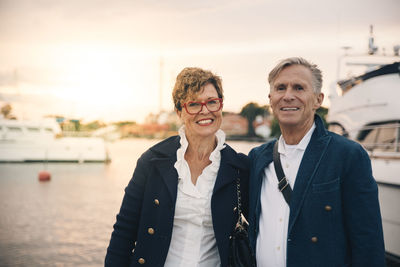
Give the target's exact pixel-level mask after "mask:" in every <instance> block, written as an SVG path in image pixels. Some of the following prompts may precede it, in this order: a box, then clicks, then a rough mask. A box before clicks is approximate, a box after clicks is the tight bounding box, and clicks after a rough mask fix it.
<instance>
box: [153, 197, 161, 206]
mask: <svg viewBox="0 0 400 267" xmlns="http://www.w3.org/2000/svg"><path fill="white" fill-rule="evenodd" d="M154 204H156V205H157V206H158V205H160V201H158V199H157V198H156V199H154Z"/></svg>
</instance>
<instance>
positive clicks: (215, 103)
mask: <svg viewBox="0 0 400 267" xmlns="http://www.w3.org/2000/svg"><path fill="white" fill-rule="evenodd" d="M183 106H184V107H185V110H186V112H187V113H189V114H190V115H197V114H199V113H200V111H201V110H202V109H203V106H205V107H206V108H207V109H208V111H210V112H217V111H219V110H220V109H221V108H222V106H223V104H222V98H213V99H210V100H207V101H205V102H196V101H189V102H186V103H185V104H183Z"/></svg>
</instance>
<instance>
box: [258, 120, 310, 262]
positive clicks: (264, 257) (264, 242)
mask: <svg viewBox="0 0 400 267" xmlns="http://www.w3.org/2000/svg"><path fill="white" fill-rule="evenodd" d="M314 129H315V123H314V124H313V125H312V127H311V128H310V130H309V131H308V132H307V133H306V135H305V136H304V137H303V138H302V139H301V141H300V142H299V143H298V144H297V145H288V144H286V143H285V140H284V139H283V137H282V135H281V136H280V138H279V140H278V141H277V142H279V143H278V152H279V154H280V159H281V163H282V169H283V171H284V173H285V176H286V178H287V179H288V181H289V184H290V186H291V187H292V189H293V188H294V184H295V181H296V176H297V171H298V169H299V166H300V163H301V160H302V158H303V155H304V151H305V150H306V148H307V145H308V143H309V142H310V139H311V136H312V134H313V132H314ZM260 203H261V213H260V220H259V232H258V236H257V245H256V257H257V266H261V267H284V266H286V245H287V234H288V225H289V214H290V209H289V206H288V204H287V203H286V201H285V198H284V197H283V195H282V193H281V192H280V191H279V189H278V179H277V177H276V173H275V167H274V163H273V162H271V163H270V164H269V165H268V166H267V167H266V168H265V170H264V179H263V182H262V186H261V195H260Z"/></svg>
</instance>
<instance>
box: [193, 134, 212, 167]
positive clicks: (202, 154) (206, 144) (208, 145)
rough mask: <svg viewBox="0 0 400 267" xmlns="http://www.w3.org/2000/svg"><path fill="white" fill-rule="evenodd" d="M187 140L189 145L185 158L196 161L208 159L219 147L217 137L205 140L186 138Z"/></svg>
mask: <svg viewBox="0 0 400 267" xmlns="http://www.w3.org/2000/svg"><path fill="white" fill-rule="evenodd" d="M186 139H187V141H188V144H189V145H188V148H187V150H186V153H185V158H186V157H189V158H191V159H192V160H196V161H202V160H204V159H208V158H209V157H210V154H211V153H212V152H213V151H214V149H215V147H216V146H217V138H216V136H215V135H213V136H209V137H205V138H198V137H196V138H192V137H191V136H186Z"/></svg>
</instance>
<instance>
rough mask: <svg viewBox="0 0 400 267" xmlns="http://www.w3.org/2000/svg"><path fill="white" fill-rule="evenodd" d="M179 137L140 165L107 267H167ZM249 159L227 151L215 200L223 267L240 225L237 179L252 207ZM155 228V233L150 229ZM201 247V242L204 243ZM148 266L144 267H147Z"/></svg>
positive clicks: (213, 207)
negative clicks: (237, 225) (231, 238)
mask: <svg viewBox="0 0 400 267" xmlns="http://www.w3.org/2000/svg"><path fill="white" fill-rule="evenodd" d="M179 147H180V137H179V136H173V137H170V138H168V139H166V140H164V141H162V142H160V143H158V144H156V145H155V146H153V147H152V148H150V149H149V150H147V151H146V152H145V153H144V154H143V155H142V156H141V157H140V158H139V160H138V162H137V165H136V169H135V171H134V173H133V177H132V179H131V181H130V182H129V184H128V186H127V187H126V189H125V196H124V199H123V202H122V205H121V209H120V212H119V214H118V215H117V222H116V223H115V225H114V231H113V233H112V236H111V240H110V245H109V247H108V249H107V255H106V259H105V266H152V267H156V266H163V265H164V262H165V260H166V257H167V254H168V249H169V245H170V241H171V236H172V228H173V221H174V214H175V202H176V196H177V185H178V173H177V171H176V169H175V167H174V164H175V162H176V151H177V150H178V148H179ZM248 175H249V173H248V159H247V156H245V155H243V154H240V153H236V152H235V151H234V150H233V149H232V148H231V147H230V146H228V145H226V147H225V148H224V149H222V150H221V164H220V168H219V171H218V175H217V179H216V181H215V185H214V189H213V194H212V198H211V214H212V221H213V227H214V233H215V238H216V243H217V246H218V251H219V255H220V258H221V266H227V264H228V249H229V236H230V235H231V233H232V232H233V229H234V227H235V224H236V221H237V219H238V214H237V213H238V212H237V209H236V206H237V193H236V187H237V185H236V179H237V178H240V181H241V183H240V186H241V193H242V205H243V208H244V210H243V211H244V212H246V213H247V206H248ZM150 228H151V229H150ZM199 242H200V240H199ZM140 263H142V264H144V265H142V264H140Z"/></svg>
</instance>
